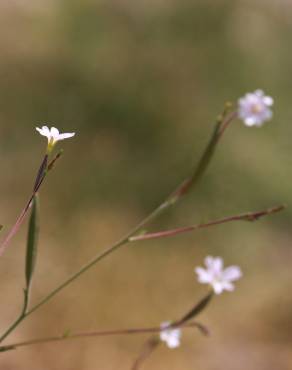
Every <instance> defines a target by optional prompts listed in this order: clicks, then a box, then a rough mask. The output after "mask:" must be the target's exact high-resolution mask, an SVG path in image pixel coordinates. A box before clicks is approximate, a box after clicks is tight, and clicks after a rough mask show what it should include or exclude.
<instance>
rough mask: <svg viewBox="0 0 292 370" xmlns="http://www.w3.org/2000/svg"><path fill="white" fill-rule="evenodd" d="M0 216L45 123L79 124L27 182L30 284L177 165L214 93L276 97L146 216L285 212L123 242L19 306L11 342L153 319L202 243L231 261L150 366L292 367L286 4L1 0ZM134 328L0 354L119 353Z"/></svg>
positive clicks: (177, 289) (113, 357) (204, 127)
mask: <svg viewBox="0 0 292 370" xmlns="http://www.w3.org/2000/svg"><path fill="white" fill-rule="evenodd" d="M0 29H1V33H0V51H1V58H0V81H1V85H0V86H1V87H0V102H1V103H0V107H1V108H0V120H1V124H0V143H1V145H0V164H1V174H2V181H1V183H0V202H1V207H0V209H1V212H0V222H1V223H3V224H4V225H5V227H6V230H4V232H5V231H7V230H8V228H9V227H10V226H11V225H12V223H13V222H14V221H15V219H16V216H17V214H18V213H19V211H20V209H21V207H22V206H23V205H24V202H25V200H26V198H27V196H28V194H29V192H30V190H31V186H32V182H33V177H34V173H35V171H36V169H37V167H38V165H39V162H40V160H41V156H42V154H43V151H44V150H45V140H44V139H43V138H41V137H40V136H39V135H38V133H37V132H35V126H40V125H42V124H43V123H47V124H48V125H54V126H56V127H58V128H59V129H60V130H62V131H65V132H67V131H69V132H70V131H76V133H77V135H76V137H75V138H74V139H72V140H70V142H69V141H68V142H65V143H64V144H63V147H64V149H65V155H64V158H63V159H62V160H61V161H60V163H58V166H56V169H55V170H54V172H53V173H52V174H51V175H50V176H49V178H48V179H47V181H46V184H45V186H44V187H43V189H42V191H41V213H42V217H41V218H42V219H41V221H42V222H41V236H40V244H41V245H40V251H39V261H38V266H37V271H36V274H37V278H36V280H35V282H34V287H33V290H34V293H33V300H34V301H37V300H38V299H39V298H41V297H42V296H43V295H44V294H45V293H46V292H47V291H49V290H51V289H52V288H53V287H55V286H56V285H57V284H58V282H59V281H61V280H62V279H63V278H64V277H66V276H68V275H69V274H70V273H72V272H73V271H74V270H75V269H77V268H78V267H79V266H80V265H81V264H82V263H84V262H85V261H86V260H87V259H88V258H90V257H91V256H92V254H94V253H96V252H98V251H99V250H101V249H102V248H103V247H104V246H106V245H108V244H109V243H111V242H112V241H114V240H116V239H118V238H119V237H120V236H121V235H122V234H124V233H125V232H126V231H128V229H129V228H130V227H132V226H133V225H134V224H136V223H137V221H138V220H140V219H141V218H142V217H143V216H145V215H146V214H147V213H148V212H150V211H151V210H152V209H153V208H154V207H155V206H156V205H157V204H158V203H159V202H160V201H161V200H162V199H163V197H164V196H165V195H167V194H168V193H169V192H170V191H171V190H172V189H173V188H174V187H175V185H176V184H177V183H178V182H180V181H181V180H182V179H183V178H184V177H185V176H186V175H187V174H188V173H189V171H190V169H191V168H192V166H193V164H194V163H195V161H196V160H197V158H198V156H199V155H200V153H201V151H202V149H203V147H204V145H205V144H206V142H207V140H208V137H209V135H210V133H211V131H212V128H213V123H214V120H215V118H216V116H217V114H218V113H220V111H221V110H222V107H223V104H224V102H225V101H227V100H233V101H235V102H236V100H237V98H238V97H239V96H241V95H243V94H245V93H246V92H248V91H254V90H255V89H256V88H262V89H263V90H264V91H265V92H266V93H267V94H269V95H271V96H273V97H274V99H275V109H274V119H273V121H271V122H269V123H267V124H266V125H265V126H264V127H263V128H261V129H248V128H246V127H244V126H243V124H241V123H240V122H237V123H235V124H233V125H232V127H231V128H230V129H228V131H227V132H226V135H225V137H224V139H223V141H222V143H221V144H220V145H219V148H218V151H217V154H216V157H215V159H214V161H213V163H212V165H211V166H210V168H209V170H208V173H207V174H206V176H205V177H204V179H203V181H202V182H201V183H200V185H199V186H198V188H197V189H196V191H195V192H194V193H193V194H191V195H189V196H188V197H187V198H185V199H184V200H183V201H182V202H181V203H180V204H179V205H178V206H176V207H174V208H173V209H172V210H171V211H170V212H168V213H167V215H165V216H163V217H162V218H160V219H159V220H158V221H157V222H156V223H155V225H153V226H152V230H159V229H161V228H162V227H166V226H168V227H171V226H173V227H174V226H181V225H187V224H193V223H196V222H200V221H206V220H209V219H214V218H215V217H221V216H225V215H230V214H233V213H241V212H245V211H249V210H257V209H261V208H266V207H269V206H271V205H275V204H278V203H282V202H284V203H286V204H287V205H288V209H287V210H286V211H285V212H283V213H282V214H281V215H275V216H272V217H270V218H266V219H264V220H261V221H259V222H258V223H254V224H249V223H238V224H228V225H224V226H220V227H216V228H213V229H208V230H202V231H199V232H196V233H192V234H188V235H185V236H178V237H176V238H174V239H166V240H160V241H152V242H151V241H148V242H142V243H136V244H132V245H130V246H126V247H125V248H124V249H122V250H120V251H119V252H117V253H116V254H115V255H113V256H112V257H110V258H108V259H107V260H105V261H103V262H102V263H101V264H100V265H99V266H98V267H97V268H95V269H93V270H92V271H91V272H89V273H87V274H86V275H84V276H83V277H82V278H81V279H80V280H79V281H77V282H75V283H74V285H72V286H70V287H68V288H67V289H66V290H64V291H63V292H62V293H60V294H59V295H58V296H56V297H55V298H54V300H52V301H51V302H50V303H49V304H48V305H47V306H46V307H44V308H42V309H41V310H40V311H39V312H38V313H36V314H35V315H34V316H33V315H32V316H31V317H30V319H28V320H27V321H26V322H25V323H24V324H23V325H22V326H21V327H19V328H18V330H17V331H16V332H15V333H14V334H13V335H12V336H11V337H10V339H9V340H7V342H9V341H12V340H20V339H28V338H31V337H36V336H44V335H54V334H58V333H60V332H61V333H62V332H64V331H66V330H67V329H70V330H72V331H76V330H83V329H102V328H119V327H135V326H144V325H153V324H157V323H160V322H161V321H165V320H167V319H172V318H176V317H178V316H180V315H181V314H182V313H183V312H184V311H185V310H186V309H188V308H189V307H190V306H191V305H192V304H193V303H194V302H195V301H196V300H197V299H198V298H199V297H201V296H202V294H204V292H205V287H202V286H199V285H198V284H197V283H196V279H195V275H194V272H193V268H194V266H195V265H198V264H202V260H203V258H204V256H205V255H207V254H210V255H222V256H223V257H224V259H225V260H226V263H227V264H228V265H229V264H238V265H240V266H241V267H242V269H243V272H244V279H242V281H240V282H239V283H238V284H237V289H236V291H235V292H234V293H233V294H227V293H226V294H224V295H223V296H220V297H218V299H216V300H215V301H214V302H212V304H211V306H210V307H209V308H208V310H207V311H206V312H205V313H204V314H203V315H202V316H201V318H200V319H201V321H202V322H204V323H205V324H206V325H208V326H209V327H210V330H211V332H212V336H211V338H209V339H206V338H201V336H200V335H199V334H198V333H197V332H192V331H191V332H190V331H187V332H186V333H185V334H184V336H183V345H182V347H181V348H180V349H178V350H176V351H170V350H168V349H166V348H160V349H159V350H158V351H157V352H156V353H155V354H154V355H153V356H152V357H151V359H149V361H148V362H147V363H145V370H146V369H153V370H156V369H157V370H158V369H169V370H172V369H173V370H174V369H185V370H188V369H190V370H191V369H198V368H200V369H202V370H212V369H216V370H217V369H224V370H228V369H230V370H231V369H232V370H234V369H239V370H241V369H250V370H253V369H254V370H258V369H271V370H272V369H273V370H274V369H275V368H277V369H279V370H286V369H292V355H291V338H292V334H291V327H292V298H291V294H290V290H291V279H292V272H291V263H292V249H291V244H292V240H291V236H292V235H291V225H292V211H291V209H292V207H290V206H291V203H292V202H291V200H292V190H291V180H292V176H291V173H290V167H291V154H292V149H291V148H292V146H291V137H292V126H291V121H292V113H291V102H290V100H291V81H290V69H291V62H292V51H291V47H290V36H289V35H290V34H291V32H292V4H291V3H290V2H289V1H287V0H278V1H277V2H274V1H267V0H266V1H263V0H262V1H260V0H257V1H249V0H248V1H234V0H226V1H224V0H217V1H207V0H201V1H199V0H197V1H190V0H147V1H146V0H135V1H134V0H118V1H117V0H116V1H115V0H104V1H102V0H100V1H93V0H92V1H90V0H71V1H66V0H62V1H35V0H30V1H25V0H14V1H8V0H2V1H1V2H0ZM25 235H26V230H25V227H23V228H22V230H21V232H20V233H19V235H18V236H17V237H16V238H15V239H14V240H13V242H12V244H11V246H10V248H9V249H8V251H7V253H6V254H5V255H4V256H3V257H2V259H1V260H0V278H1V286H0V287H1V297H2V299H1V301H2V305H1V318H0V326H1V328H2V329H1V330H4V329H5V328H6V327H7V325H8V324H9V323H10V322H11V321H12V320H13V319H14V318H15V317H16V315H17V313H18V311H19V309H20V305H21V299H22V287H23V284H24V271H23V261H24V250H25V248H24V247H25V245H24V244H25V243H24V240H25ZM144 340H145V336H141V337H135V338H133V337H130V338H129V337H123V338H121V337H120V338H106V339H91V340H80V341H78V342H70V343H62V344H53V345H43V346H36V347H32V348H31V349H21V350H18V351H16V352H14V351H12V352H7V353H3V354H2V355H1V356H0V369H1V370H2V369H3V370H4V369H5V370H6V369H19V370H22V369H23V370H26V369H28V368H29V369H30V370H34V369H35V370H39V369H42V370H52V369H58V370H59V369H70V370H75V369H76V370H80V369H82V370H91V369H103V370H107V369H119V370H123V369H125V370H126V369H129V368H130V365H131V363H132V361H133V359H134V358H135V356H136V355H137V353H138V352H139V350H140V347H141V346H142V344H143V342H144Z"/></svg>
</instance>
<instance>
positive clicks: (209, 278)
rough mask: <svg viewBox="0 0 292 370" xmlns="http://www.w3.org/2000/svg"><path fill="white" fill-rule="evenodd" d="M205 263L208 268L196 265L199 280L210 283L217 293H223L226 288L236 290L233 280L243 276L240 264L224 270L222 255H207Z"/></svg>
mask: <svg viewBox="0 0 292 370" xmlns="http://www.w3.org/2000/svg"><path fill="white" fill-rule="evenodd" d="M205 265H206V267H207V268H206V269H204V268H202V267H196V268H195V272H196V273H197V275H198V280H199V282H200V283H202V284H210V285H211V286H212V288H213V290H214V292H215V294H221V293H222V292H223V291H224V290H228V291H232V290H234V285H233V284H232V282H233V281H235V280H238V279H239V278H241V276H242V272H241V270H240V268H239V267H238V266H230V267H227V268H226V269H224V270H223V260H222V258H220V257H210V256H208V257H206V258H205Z"/></svg>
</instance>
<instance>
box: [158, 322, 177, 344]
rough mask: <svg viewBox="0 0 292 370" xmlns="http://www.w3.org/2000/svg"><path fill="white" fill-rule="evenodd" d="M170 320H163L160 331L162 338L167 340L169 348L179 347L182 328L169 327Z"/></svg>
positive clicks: (163, 340)
mask: <svg viewBox="0 0 292 370" xmlns="http://www.w3.org/2000/svg"><path fill="white" fill-rule="evenodd" d="M170 324H171V323H170V322H168V321H167V322H163V323H162V324H161V325H160V327H161V332H160V340H161V341H162V342H165V343H166V345H167V347H168V348H177V347H179V346H180V338H181V330H180V329H177V328H176V329H171V328H169V326H170Z"/></svg>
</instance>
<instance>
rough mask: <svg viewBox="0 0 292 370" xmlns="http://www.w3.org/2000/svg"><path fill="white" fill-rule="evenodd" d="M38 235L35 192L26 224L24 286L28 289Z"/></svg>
mask: <svg viewBox="0 0 292 370" xmlns="http://www.w3.org/2000/svg"><path fill="white" fill-rule="evenodd" d="M38 237H39V200H38V195H37V194H36V195H35V196H34V198H33V200H32V209H31V215H30V220H29V226H28V237H27V248H26V262H25V278H26V288H27V290H29V287H30V284H31V281H32V276H33V272H34V268H35V263H36V257H37V244H38Z"/></svg>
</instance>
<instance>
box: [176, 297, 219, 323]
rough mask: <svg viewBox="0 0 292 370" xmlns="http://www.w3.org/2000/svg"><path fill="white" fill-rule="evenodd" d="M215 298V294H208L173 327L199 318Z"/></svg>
mask: <svg viewBox="0 0 292 370" xmlns="http://www.w3.org/2000/svg"><path fill="white" fill-rule="evenodd" d="M212 297H213V292H211V293H208V294H207V295H206V296H205V297H204V298H203V299H201V300H200V301H199V302H198V303H196V304H195V306H194V307H193V308H192V309H191V310H190V311H189V312H187V313H186V314H185V315H184V316H183V317H182V318H181V319H180V320H177V321H175V322H174V323H172V325H171V326H180V325H182V324H184V323H185V322H187V321H189V320H190V319H192V318H194V317H195V316H197V315H198V314H199V313H200V312H202V311H203V310H204V309H205V308H206V307H207V305H208V303H209V302H210V300H211V298H212Z"/></svg>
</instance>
